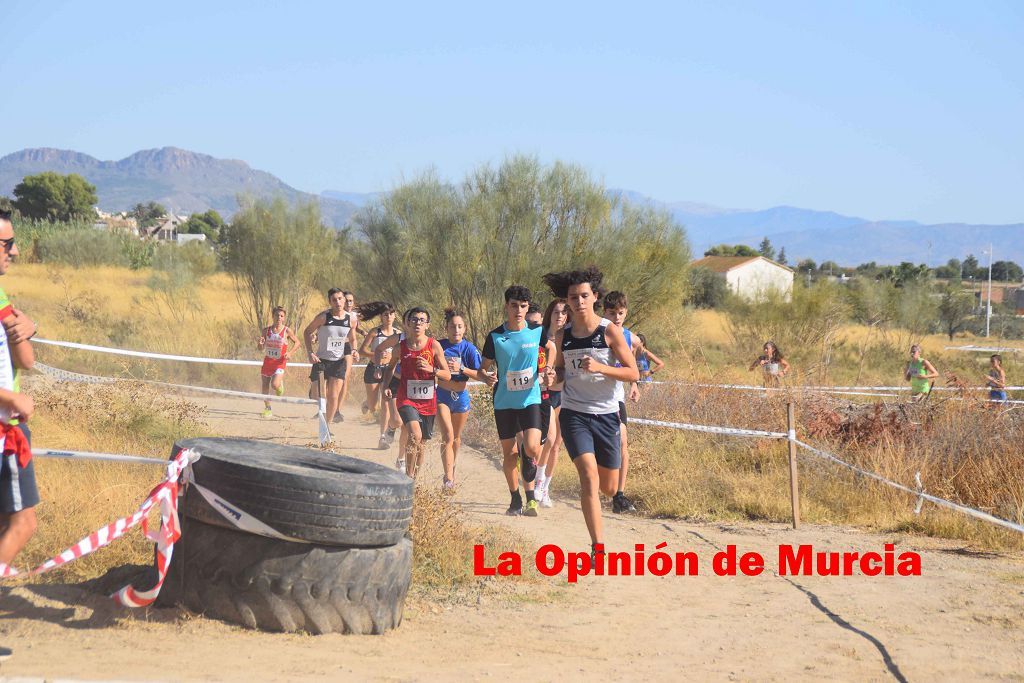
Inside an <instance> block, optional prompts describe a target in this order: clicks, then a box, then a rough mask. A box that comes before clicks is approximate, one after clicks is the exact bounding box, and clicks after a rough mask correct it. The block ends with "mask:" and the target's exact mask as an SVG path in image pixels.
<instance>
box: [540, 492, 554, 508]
mask: <svg viewBox="0 0 1024 683" xmlns="http://www.w3.org/2000/svg"><path fill="white" fill-rule="evenodd" d="M540 506H541V507H542V508H550V507H554V506H555V504H554V503H552V502H551V495H550V494H548V489H547V487H545V488H544V491H543V492H542V493H541V498H540Z"/></svg>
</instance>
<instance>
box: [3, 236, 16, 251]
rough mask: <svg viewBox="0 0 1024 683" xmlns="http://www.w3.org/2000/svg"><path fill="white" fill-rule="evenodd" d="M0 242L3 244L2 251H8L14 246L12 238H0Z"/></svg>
mask: <svg viewBox="0 0 1024 683" xmlns="http://www.w3.org/2000/svg"><path fill="white" fill-rule="evenodd" d="M0 244H2V245H3V247H4V251H10V250H11V249H13V248H14V238H13V237H8V238H7V239H0Z"/></svg>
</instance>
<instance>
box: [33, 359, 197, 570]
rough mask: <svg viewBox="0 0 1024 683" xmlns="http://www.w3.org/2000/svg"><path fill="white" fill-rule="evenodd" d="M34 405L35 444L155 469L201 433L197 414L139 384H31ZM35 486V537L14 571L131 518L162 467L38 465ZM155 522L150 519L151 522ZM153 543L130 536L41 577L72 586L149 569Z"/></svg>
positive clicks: (83, 463) (138, 535)
mask: <svg viewBox="0 0 1024 683" xmlns="http://www.w3.org/2000/svg"><path fill="white" fill-rule="evenodd" d="M26 390H27V391H28V392H29V393H30V394H31V395H32V396H33V397H34V398H35V401H36V413H35V415H33V417H32V422H31V424H32V428H33V430H34V431H33V445H34V446H36V447H40V448H57V449H62V448H66V449H73V450H81V451H100V452H108V453H130V454H134V455H144V456H152V457H153V458H154V459H155V461H156V462H158V463H161V464H162V461H164V460H166V458H167V457H168V456H169V455H170V450H171V444H172V443H173V442H174V441H175V440H177V439H181V438H187V437H193V436H200V435H204V434H205V433H206V427H205V426H204V425H203V424H202V422H201V418H202V412H201V409H200V408H199V407H198V406H196V405H195V404H192V403H190V402H188V401H184V400H181V399H176V398H170V397H167V396H164V395H162V394H160V393H158V392H154V391H153V390H152V389H151V388H147V387H140V386H138V385H135V386H131V385H128V386H126V385H117V386H109V385H81V384H75V385H64V384H59V383H54V382H51V381H47V380H46V379H45V378H39V377H30V378H29V381H28V382H26ZM35 463H36V479H37V482H38V484H39V489H40V496H41V498H42V502H41V503H40V504H39V506H38V507H37V508H36V513H37V515H38V520H39V530H38V531H37V533H36V535H35V536H34V537H33V538H32V540H31V542H30V543H29V545H28V547H27V548H26V549H25V551H24V552H23V553H22V554H21V555H20V556H19V558H18V561H19V565H20V566H22V567H25V566H31V567H34V566H37V565H38V564H39V563H41V562H43V561H44V560H46V559H49V558H50V557H52V556H54V555H55V554H56V553H58V552H60V551H61V550H63V549H64V548H66V547H68V546H70V545H71V544H72V543H75V542H77V541H78V540H79V539H80V538H82V537H84V536H85V535H87V534H89V533H91V532H93V531H95V530H97V529H99V528H100V527H102V526H104V525H106V524H108V523H110V522H112V521H114V520H115V519H117V518H118V517H122V516H125V515H128V514H131V513H133V512H134V511H135V510H136V509H137V508H138V506H139V504H140V503H141V502H142V500H143V499H144V498H145V497H146V494H147V493H149V491H150V490H151V489H152V488H153V486H155V485H156V484H157V483H159V482H160V481H161V479H162V478H163V475H164V470H163V467H161V466H159V465H154V466H152V467H150V466H147V465H140V464H128V463H117V462H97V461H76V462H68V461H63V460H51V459H47V458H39V459H37V460H36V461H35ZM154 519H155V517H154ZM152 560H153V544H152V543H151V542H149V541H146V540H145V539H144V538H143V537H142V534H141V532H140V531H138V530H132V531H131V532H129V533H128V534H127V535H126V536H125V537H124V538H122V539H121V540H118V541H115V542H114V543H113V544H111V545H110V546H108V547H107V548H103V549H102V550H99V551H98V552H96V553H94V554H92V555H90V556H88V557H85V558H82V559H80V560H76V561H75V562H72V563H70V564H68V565H67V566H66V567H64V568H62V569H58V570H55V571H53V572H50V573H49V574H45V575H43V576H42V577H40V578H39V579H38V580H40V581H60V582H66V581H75V580H81V579H86V578H91V577H95V576H98V575H100V574H103V573H104V572H105V571H106V570H107V569H109V568H111V567H116V566H120V565H125V564H149V563H151V562H152Z"/></svg>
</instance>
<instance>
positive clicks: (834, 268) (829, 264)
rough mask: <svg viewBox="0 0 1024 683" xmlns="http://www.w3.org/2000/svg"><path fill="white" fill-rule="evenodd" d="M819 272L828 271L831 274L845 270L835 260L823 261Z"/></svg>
mask: <svg viewBox="0 0 1024 683" xmlns="http://www.w3.org/2000/svg"><path fill="white" fill-rule="evenodd" d="M818 272H820V273H828V274H829V275H838V274H840V273H842V272H843V269H842V267H841V266H840V265H839V264H838V263H836V262H835V261H822V262H821V265H820V266H818Z"/></svg>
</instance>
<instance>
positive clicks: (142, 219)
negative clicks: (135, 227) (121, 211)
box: [129, 202, 167, 228]
mask: <svg viewBox="0 0 1024 683" xmlns="http://www.w3.org/2000/svg"><path fill="white" fill-rule="evenodd" d="M129 213H130V214H131V215H132V216H134V217H135V220H137V221H138V222H139V227H140V228H148V227H151V226H154V225H156V224H157V222H159V220H160V219H161V218H163V217H164V216H166V215H167V209H165V208H164V207H163V205H162V204H157V203H156V202H147V203H145V204H136V205H135V206H134V207H133V208H132V210H131V211H130V212H129Z"/></svg>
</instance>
